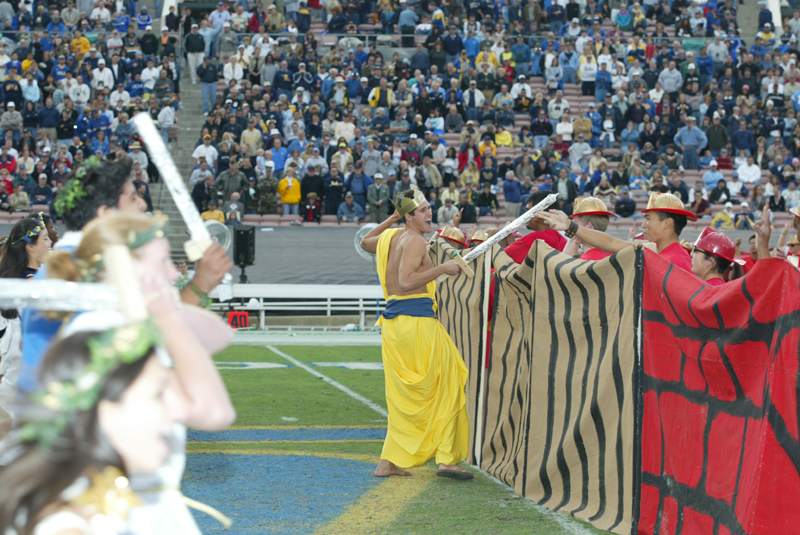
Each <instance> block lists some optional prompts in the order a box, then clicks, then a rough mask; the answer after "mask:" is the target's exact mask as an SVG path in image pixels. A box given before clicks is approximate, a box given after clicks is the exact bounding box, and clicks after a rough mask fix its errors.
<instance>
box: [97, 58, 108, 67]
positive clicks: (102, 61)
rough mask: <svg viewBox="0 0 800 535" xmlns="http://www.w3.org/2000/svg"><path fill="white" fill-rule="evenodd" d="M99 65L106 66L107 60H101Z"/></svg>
mask: <svg viewBox="0 0 800 535" xmlns="http://www.w3.org/2000/svg"><path fill="white" fill-rule="evenodd" d="M97 64H98V65H105V64H106V60H104V59H103V58H100V60H99V61H98V62H97Z"/></svg>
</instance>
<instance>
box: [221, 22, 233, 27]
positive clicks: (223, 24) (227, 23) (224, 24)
mask: <svg viewBox="0 0 800 535" xmlns="http://www.w3.org/2000/svg"><path fill="white" fill-rule="evenodd" d="M222 27H223V28H230V27H231V23H230V22H228V21H225V22H223V23H222Z"/></svg>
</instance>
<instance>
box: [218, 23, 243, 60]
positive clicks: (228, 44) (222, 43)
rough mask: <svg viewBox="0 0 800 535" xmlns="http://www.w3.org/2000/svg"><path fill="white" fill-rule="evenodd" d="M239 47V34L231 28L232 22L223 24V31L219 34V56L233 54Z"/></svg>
mask: <svg viewBox="0 0 800 535" xmlns="http://www.w3.org/2000/svg"><path fill="white" fill-rule="evenodd" d="M238 48H239V35H238V34H237V33H236V32H235V31H233V30H232V29H231V23H230V22H228V21H226V22H224V23H223V24H222V32H220V34H219V35H218V36H217V43H216V52H217V58H221V57H224V56H233V55H235V54H236V51H237V50H238Z"/></svg>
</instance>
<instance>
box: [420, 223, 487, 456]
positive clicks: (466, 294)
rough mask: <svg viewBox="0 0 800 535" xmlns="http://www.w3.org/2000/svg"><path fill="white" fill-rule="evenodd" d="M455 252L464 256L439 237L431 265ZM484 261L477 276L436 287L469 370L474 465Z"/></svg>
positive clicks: (441, 315)
mask: <svg viewBox="0 0 800 535" xmlns="http://www.w3.org/2000/svg"><path fill="white" fill-rule="evenodd" d="M453 252H457V253H461V252H462V249H461V247H459V246H453V245H451V243H450V242H448V241H446V240H444V239H442V238H439V239H438V240H436V241H435V242H434V243H433V244H432V245H431V248H430V251H429V255H430V258H431V263H432V265H434V266H435V265H438V264H442V263H444V262H447V261H448V260H450V259H451V258H452V254H453ZM483 266H484V263H483V259H479V260H478V261H476V262H473V263H472V267H473V269H474V270H475V276H474V277H473V278H469V277H467V276H466V275H464V274H463V273H459V274H458V275H456V276H455V277H449V278H448V279H446V280H445V281H443V282H441V283H438V284H437V285H436V301H437V303H438V304H439V310H438V311H437V313H436V315H437V318H438V319H439V321H440V322H441V323H442V325H444V328H445V329H447V332H448V333H449V334H450V337H451V338H452V339H453V342H455V344H456V347H458V350H459V351H460V352H461V356H462V357H463V358H464V363H465V364H466V365H467V368H468V369H469V379H468V381H467V413H468V414H469V423H470V437H469V456H468V457H467V462H468V463H469V464H473V465H474V464H475V463H476V459H475V432H476V428H475V422H476V414H477V410H478V387H479V385H480V379H481V375H482V374H483V373H484V369H483V367H482V366H481V343H482V340H483V338H482V333H483V329H485V328H486V325H485V323H484V321H483V316H482V314H481V311H482V310H483V305H484V299H488V296H484V295H483V273H484V269H483Z"/></svg>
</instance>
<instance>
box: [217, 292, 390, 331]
mask: <svg viewBox="0 0 800 535" xmlns="http://www.w3.org/2000/svg"><path fill="white" fill-rule="evenodd" d="M232 289H233V298H232V300H230V301H224V302H220V301H219V300H218V299H217V293H216V291H213V292H211V294H210V297H211V298H212V299H213V305H212V307H211V308H212V310H219V311H227V310H243V311H248V312H250V311H258V326H259V329H261V330H265V329H266V328H267V323H266V315H267V314H266V313H267V312H295V313H297V314H296V315H303V314H306V313H309V312H314V313H318V312H325V316H329V317H330V316H333V315H335V314H336V315H339V314H358V316H359V327H360V329H361V330H362V331H363V330H365V329H366V328H367V314H370V313H371V314H373V315H374V316H375V317H377V314H378V313H379V312H380V311H382V310H383V309H384V308H385V307H386V300H385V299H384V298H383V291H382V290H381V287H380V286H378V285H377V284H374V285H366V284H364V285H324V284H234V285H233V286H232ZM251 299H255V300H256V301H257V302H258V304H257V305H256V303H255V302H253V303H250V300H251ZM232 303H235V304H232ZM371 324H372V322H370V323H369V325H370V326H371ZM281 328H284V329H285V328H286V327H281Z"/></svg>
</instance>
